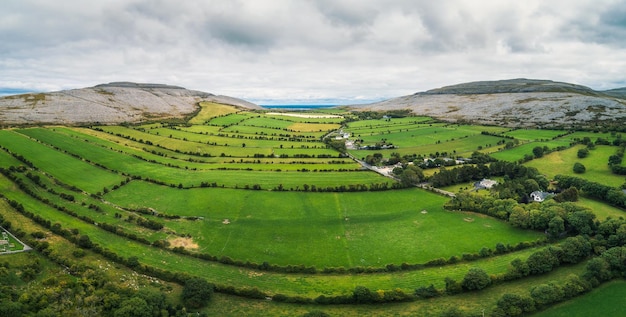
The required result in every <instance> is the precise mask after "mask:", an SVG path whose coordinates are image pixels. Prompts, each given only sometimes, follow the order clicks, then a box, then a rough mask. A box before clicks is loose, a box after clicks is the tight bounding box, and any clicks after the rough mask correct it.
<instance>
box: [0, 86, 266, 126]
mask: <svg viewBox="0 0 626 317" xmlns="http://www.w3.org/2000/svg"><path fill="white" fill-rule="evenodd" d="M200 101H212V102H216V103H222V104H229V105H234V106H238V107H243V108H249V109H260V107H259V106H257V105H255V104H252V103H250V102H247V101H244V100H241V99H237V98H232V97H228V96H218V95H214V94H210V93H206V92H202V91H195V90H188V89H185V88H182V87H177V86H169V85H161V84H138V83H131V82H114V83H109V84H102V85H97V86H95V87H89V88H82V89H72V90H64V91H57V92H50V93H30V94H21V95H14V96H7V97H2V98H0V122H2V123H3V124H5V125H11V124H39V123H49V124H84V123H101V124H114V123H122V122H140V121H145V120H147V119H167V118H180V117H184V116H185V115H187V114H190V113H193V112H194V111H196V109H197V107H198V106H197V105H198V102H200Z"/></svg>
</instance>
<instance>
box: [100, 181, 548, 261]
mask: <svg viewBox="0 0 626 317" xmlns="http://www.w3.org/2000/svg"><path fill="white" fill-rule="evenodd" d="M106 198H107V200H110V201H112V202H114V203H116V204H118V205H122V206H128V207H133V208H136V207H151V208H155V209H157V210H158V211H161V212H165V213H168V214H180V215H184V216H202V217H205V221H202V222H197V223H189V224H185V227H186V228H187V230H189V232H190V233H191V234H192V236H193V237H195V239H197V241H196V242H197V243H198V244H199V245H201V248H202V250H204V251H206V252H208V253H211V254H217V255H229V256H232V257H234V258H238V259H244V260H251V261H256V262H263V261H268V262H270V263H280V264H284V265H287V264H294V265H295V264H305V265H315V266H317V267H324V266H331V267H332V266H346V267H351V266H380V265H384V264H386V262H387V263H396V264H400V263H402V262H408V263H422V262H426V261H428V260H429V259H432V258H437V257H446V258H447V257H450V256H452V255H461V254H462V253H475V252H477V251H478V250H479V249H480V248H482V247H483V246H486V247H490V248H493V247H494V246H495V245H496V244H497V243H498V242H503V243H505V244H506V243H511V244H515V243H517V242H520V241H527V240H535V239H537V238H539V237H540V235H539V234H537V233H535V232H529V231H520V230H517V229H514V228H511V227H510V226H508V225H506V224H505V223H502V222H499V221H496V220H494V219H491V218H486V217H481V216H477V215H468V214H463V213H451V212H447V211H444V210H443V209H442V207H441V206H442V205H443V204H444V202H445V200H446V199H445V198H444V197H441V196H438V195H434V194H431V193H429V192H424V191H421V190H417V189H415V190H403V191H389V192H366V193H343V194H339V193H292V192H258V191H236V190H222V189H213V188H212V189H196V190H178V189H172V188H169V187H165V186H155V185H151V184H147V183H143V182H132V183H131V184H129V185H126V186H124V187H122V188H121V189H119V190H117V191H114V192H111V193H109V194H107V196H106ZM422 210H427V211H428V213H426V214H422V213H421V211H422ZM467 217H470V218H472V221H471V222H468V221H466V220H464V219H465V218H467ZM224 219H229V221H230V224H228V225H224V224H223V223H222V222H223V221H224ZM440 223H446V225H445V226H443V227H442V226H439V225H438V224H440ZM453 233H454V235H455V236H456V237H462V236H463V235H467V236H468V237H470V236H471V237H472V239H469V238H468V239H462V238H459V239H455V240H454V241H452V240H448V239H447V238H446V237H447V236H449V235H450V234H453ZM389 237H393V241H394V243H392V244H389V243H388V238H389ZM302 245H314V246H315V247H310V248H301V246H302ZM385 261H386V262H385Z"/></svg>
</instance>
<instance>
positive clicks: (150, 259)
mask: <svg viewBox="0 0 626 317" xmlns="http://www.w3.org/2000/svg"><path fill="white" fill-rule="evenodd" d="M0 190H2V192H3V194H4V195H5V196H6V197H7V198H9V199H14V200H17V201H20V203H22V204H23V206H24V208H25V209H26V210H31V211H32V210H37V212H38V214H39V215H40V216H41V217H43V218H44V219H49V220H52V221H53V222H59V223H60V224H61V225H62V226H63V227H64V228H76V229H78V230H79V232H80V233H81V234H87V235H88V236H89V237H90V239H91V240H92V241H93V242H95V243H98V244H100V245H102V246H104V247H106V248H107V249H111V250H113V251H114V252H116V253H118V254H120V255H121V256H123V257H130V256H137V257H138V258H139V261H140V263H143V264H147V265H151V266H154V267H157V268H162V269H167V270H169V271H173V272H187V273H189V274H191V275H195V276H200V277H204V278H207V279H208V280H209V281H211V282H215V283H220V284H227V285H233V286H235V287H243V286H248V287H258V288H259V289H260V290H262V291H266V292H269V293H271V294H273V293H282V294H287V295H300V296H310V297H317V296H319V295H321V294H324V295H339V294H349V293H350V292H351V291H352V290H353V289H354V287H355V286H356V285H363V286H366V287H369V288H371V289H395V288H401V289H403V290H404V291H405V292H412V290H413V289H414V288H415V287H417V286H422V285H423V286H427V285H430V284H431V283H433V284H435V285H436V286H437V287H441V286H442V285H443V278H444V277H445V276H451V277H453V278H456V279H460V278H461V277H462V276H463V275H464V274H465V273H466V272H467V270H468V269H469V267H471V266H480V267H483V268H484V269H485V270H486V271H487V272H488V273H490V274H494V273H502V272H504V271H505V270H506V268H507V267H508V263H509V262H510V261H512V260H513V259H515V258H522V259H524V258H526V257H528V256H529V255H530V253H532V252H534V251H536V250H533V249H528V250H524V251H520V252H515V253H511V254H506V255H502V256H499V257H494V258H487V259H482V260H478V261H475V262H472V263H461V264H458V265H450V266H445V267H442V268H438V267H436V268H429V269H424V270H419V271H409V272H398V273H385V274H363V275H299V274H297V275H296V274H276V273H269V272H256V271H252V270H247V269H243V268H239V267H231V266H227V265H222V264H219V263H214V262H207V261H202V260H199V259H195V258H190V257H185V256H180V255H175V254H173V253H171V252H168V251H165V250H161V249H155V248H153V247H149V246H146V245H143V244H139V243H136V242H134V241H130V240H128V239H125V238H121V237H119V236H116V235H114V234H111V233H109V232H106V231H104V230H101V229H99V228H98V227H96V226H94V225H89V224H87V223H85V222H82V221H80V220H78V219H76V218H73V217H71V216H69V215H66V214H65V213H61V212H59V211H57V210H54V209H52V208H50V207H48V206H47V205H43V204H41V203H40V202H38V201H35V200H33V199H31V198H30V197H29V196H27V195H25V194H24V193H22V192H20V191H19V190H16V189H15V186H13V184H12V183H11V182H9V181H8V180H7V179H6V178H4V177H3V176H0ZM280 229H281V227H276V228H275V231H279V230H280ZM237 238H238V237H237V236H231V239H233V240H236V239H237ZM384 240H385V241H383V242H384V243H387V244H388V241H389V240H388V238H385V239H384ZM255 244H256V242H253V245H246V246H244V247H245V248H249V247H259V246H257V245H255ZM300 247H302V246H300ZM372 250H373V249H372V248H371V246H370V247H369V251H370V252H371V251H372ZM364 252H365V251H364ZM402 254H406V250H404V251H403V252H402ZM323 256H324V257H328V256H331V254H328V253H324V255H323Z"/></svg>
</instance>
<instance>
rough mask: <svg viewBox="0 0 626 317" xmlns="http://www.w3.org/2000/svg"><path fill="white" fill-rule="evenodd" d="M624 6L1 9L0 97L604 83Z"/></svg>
mask: <svg viewBox="0 0 626 317" xmlns="http://www.w3.org/2000/svg"><path fill="white" fill-rule="evenodd" d="M625 4H626V3H624V1H623V0H606V1H597V0H595V1H594V0H570V1H568V0H555V1H550V2H545V1H541V0H528V1H511V0H484V1H469V0H446V1H427V0H418V1H412V0H387V1H382V0H361V1H358V0H341V1H337V0H311V1H304V0H301V1H298V0H294V1H288V0H273V1H270V0H267V1H262V0H255V1H241V0H240V1H226V0H212V1H202V0H186V1H169V0H116V1H104V0H102V1H89V2H86V1H77V0H64V1H62V4H61V3H59V2H50V1H44V0H7V1H4V2H3V10H2V11H0V43H2V45H0V73H2V74H3V76H2V77H1V78H0V88H6V89H8V88H12V89H30V90H56V89H66V88H76V87H85V86H90V85H95V84H99V83H102V82H107V81H116V80H130V81H142V82H159V83H167V84H174V85H180V86H185V87H188V88H193V89H199V90H205V91H208V92H213V93H219V94H228V95H232V96H236V97H243V98H248V99H251V100H268V99H282V100H284V99H293V100H302V99H325V100H327V99H329V98H330V99H333V98H334V99H342V100H376V99H382V98H388V97H394V96H398V95H404V94H410V93H413V92H416V91H422V90H427V89H431V88H435V87H440V86H443V85H449V84H455V83H459V82H464V81H472V80H487V79H506V78H514V77H527V78H542V79H553V80H559V81H569V82H573V83H578V84H583V85H588V86H591V87H593V88H602V89H604V88H607V89H608V88H614V87H615V86H616V85H619V84H620V83H624V75H623V74H624V73H626V62H624V61H623V56H626V54H625V53H626V52H625V51H626V41H624V40H623V39H624V38H626V9H625V8H626V5H625Z"/></svg>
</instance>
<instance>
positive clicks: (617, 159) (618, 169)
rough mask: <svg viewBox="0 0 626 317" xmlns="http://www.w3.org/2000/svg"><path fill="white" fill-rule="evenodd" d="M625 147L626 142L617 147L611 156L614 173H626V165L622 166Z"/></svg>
mask: <svg viewBox="0 0 626 317" xmlns="http://www.w3.org/2000/svg"><path fill="white" fill-rule="evenodd" d="M624 142H626V141H624ZM625 148H626V143H622V144H621V145H620V146H619V147H618V148H617V151H615V154H613V155H611V156H609V167H610V168H611V172H613V174H618V175H626V166H622V160H623V159H624V149H625Z"/></svg>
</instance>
